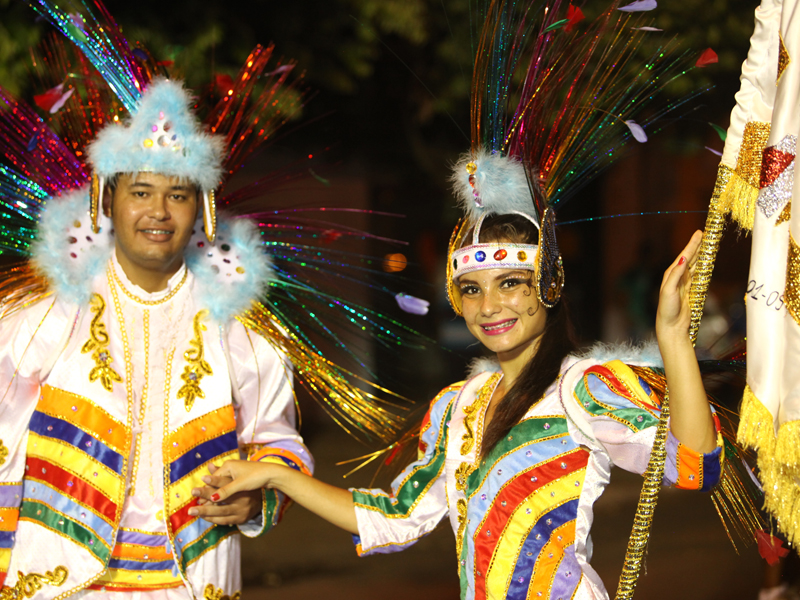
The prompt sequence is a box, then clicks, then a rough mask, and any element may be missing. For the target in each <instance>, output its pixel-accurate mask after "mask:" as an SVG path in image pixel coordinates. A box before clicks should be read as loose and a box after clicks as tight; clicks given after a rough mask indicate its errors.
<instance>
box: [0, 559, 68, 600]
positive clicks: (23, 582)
mask: <svg viewBox="0 0 800 600" xmlns="http://www.w3.org/2000/svg"><path fill="white" fill-rule="evenodd" d="M68 576H69V571H68V570H67V568H66V567H62V566H58V567H56V568H55V569H53V570H52V571H46V572H45V573H44V575H42V574H41V573H29V574H27V575H26V574H25V573H23V572H22V571H19V572H18V573H17V583H16V585H14V587H13V588H11V587H8V588H3V590H2V591H0V600H18V599H20V598H33V596H34V595H35V594H36V592H38V591H39V590H41V589H42V587H43V586H44V585H52V586H54V587H58V586H61V585H63V584H64V582H65V581H66V580H67V577H68Z"/></svg>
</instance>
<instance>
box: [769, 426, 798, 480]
mask: <svg viewBox="0 0 800 600" xmlns="http://www.w3.org/2000/svg"><path fill="white" fill-rule="evenodd" d="M775 460H776V461H778V462H779V463H780V464H782V465H785V466H786V467H788V468H790V469H793V470H796V469H798V467H800V421H789V422H787V423H783V424H782V425H781V426H780V428H779V429H778V436H777V442H776V444H775Z"/></svg>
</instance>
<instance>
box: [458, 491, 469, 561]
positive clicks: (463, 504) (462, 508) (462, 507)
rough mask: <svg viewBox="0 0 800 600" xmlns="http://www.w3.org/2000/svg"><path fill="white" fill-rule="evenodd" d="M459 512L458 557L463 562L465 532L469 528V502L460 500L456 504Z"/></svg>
mask: <svg viewBox="0 0 800 600" xmlns="http://www.w3.org/2000/svg"><path fill="white" fill-rule="evenodd" d="M456 510H458V533H456V556H457V557H458V559H459V561H460V560H461V551H462V549H463V547H464V530H465V529H466V528H467V501H466V499H464V498H459V499H458V501H457V502H456Z"/></svg>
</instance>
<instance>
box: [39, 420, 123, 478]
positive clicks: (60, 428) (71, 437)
mask: <svg viewBox="0 0 800 600" xmlns="http://www.w3.org/2000/svg"><path fill="white" fill-rule="evenodd" d="M48 427H51V428H52V429H48ZM29 428H30V430H31V431H33V432H34V433H37V434H39V435H41V436H43V437H49V438H53V439H57V440H61V441H62V442H66V443H68V444H70V445H72V446H74V447H75V448H76V449H78V450H80V451H81V452H85V453H86V454H88V455H89V456H91V457H92V458H94V459H95V460H97V461H98V462H100V463H102V464H104V465H105V466H107V467H108V468H109V469H111V470H113V471H114V472H115V473H117V474H121V473H122V465H123V462H124V461H123V458H122V455H120V454H119V453H118V452H116V451H115V450H112V449H111V448H109V447H108V446H106V445H105V444H104V443H103V442H101V441H100V440H98V439H97V438H95V437H92V436H91V435H89V434H88V433H86V432H85V431H83V430H82V429H79V428H77V427H75V425H72V424H71V423H68V422H67V421H63V420H61V419H56V418H54V417H51V416H49V415H46V414H44V413H42V412H39V411H38V410H37V411H35V412H34V413H33V417H32V418H31V423H30V427H29Z"/></svg>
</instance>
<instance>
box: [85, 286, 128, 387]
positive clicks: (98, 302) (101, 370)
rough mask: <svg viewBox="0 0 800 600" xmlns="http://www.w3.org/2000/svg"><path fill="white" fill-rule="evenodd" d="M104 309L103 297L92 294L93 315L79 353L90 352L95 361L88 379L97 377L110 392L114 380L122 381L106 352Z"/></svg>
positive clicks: (106, 333) (106, 337)
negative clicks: (87, 336)
mask: <svg viewBox="0 0 800 600" xmlns="http://www.w3.org/2000/svg"><path fill="white" fill-rule="evenodd" d="M105 309H106V302H105V300H103V297H102V296H100V294H92V300H91V303H90V310H91V311H92V312H93V313H94V314H95V316H94V317H92V324H91V327H90V328H89V339H88V340H87V341H86V343H85V344H84V345H83V347H82V348H81V353H82V354H87V353H89V352H91V353H92V360H94V362H95V366H94V368H93V369H92V370H91V371H89V381H90V382H93V381H96V380H97V379H99V380H100V383H101V384H102V385H103V387H104V388H105V389H106V391H108V392H110V391H112V389H113V385H114V383H115V382H116V383H121V382H122V377H120V375H119V373H117V372H116V371H115V370H114V369H113V368H112V367H111V363H112V362H113V361H114V359H113V358H111V354H109V352H108V342H109V340H108V332H107V331H106V325H105V323H103V312H104V311H105Z"/></svg>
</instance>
